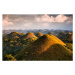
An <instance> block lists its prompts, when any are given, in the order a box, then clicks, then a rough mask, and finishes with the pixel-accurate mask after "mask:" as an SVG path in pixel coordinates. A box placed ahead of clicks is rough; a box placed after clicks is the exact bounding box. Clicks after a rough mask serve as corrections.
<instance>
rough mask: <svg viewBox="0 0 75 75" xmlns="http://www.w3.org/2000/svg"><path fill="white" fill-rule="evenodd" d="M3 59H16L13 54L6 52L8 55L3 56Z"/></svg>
mask: <svg viewBox="0 0 75 75" xmlns="http://www.w3.org/2000/svg"><path fill="white" fill-rule="evenodd" d="M3 60H7V61H15V60H16V59H15V58H14V57H13V56H12V55H11V54H6V55H5V56H4V57H3Z"/></svg>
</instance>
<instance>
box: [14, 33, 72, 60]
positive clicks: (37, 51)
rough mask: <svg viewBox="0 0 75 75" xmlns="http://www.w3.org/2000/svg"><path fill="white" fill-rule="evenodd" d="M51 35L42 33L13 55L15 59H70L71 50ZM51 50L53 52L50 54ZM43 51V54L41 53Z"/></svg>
mask: <svg viewBox="0 0 75 75" xmlns="http://www.w3.org/2000/svg"><path fill="white" fill-rule="evenodd" d="M53 37H55V36H53V35H47V34H46V35H44V36H42V37H40V38H39V39H37V40H36V41H34V42H33V43H31V44H30V45H28V46H26V47H25V48H24V49H22V50H21V51H20V52H19V53H17V54H16V55H15V58H16V59H17V60H23V59H25V60H72V52H71V51H69V50H68V49H67V48H66V47H64V45H65V44H64V43H63V42H62V41H61V42H59V39H56V38H55V39H54V38H53ZM46 52H47V53H46ZM52 52H53V54H52ZM43 53H44V54H43Z"/></svg>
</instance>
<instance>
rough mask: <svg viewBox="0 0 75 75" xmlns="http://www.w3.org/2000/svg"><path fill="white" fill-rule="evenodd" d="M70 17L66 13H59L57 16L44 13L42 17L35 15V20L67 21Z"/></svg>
mask: <svg viewBox="0 0 75 75" xmlns="http://www.w3.org/2000/svg"><path fill="white" fill-rule="evenodd" d="M67 19H68V17H66V16H64V15H57V16H56V17H53V16H48V15H43V16H41V17H35V21H37V22H50V23H51V22H58V23H59V22H61V23H62V22H65V21H66V20H67Z"/></svg>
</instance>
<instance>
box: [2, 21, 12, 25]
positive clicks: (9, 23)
mask: <svg viewBox="0 0 75 75" xmlns="http://www.w3.org/2000/svg"><path fill="white" fill-rule="evenodd" d="M2 24H3V26H8V25H13V22H8V21H7V20H3V21H2Z"/></svg>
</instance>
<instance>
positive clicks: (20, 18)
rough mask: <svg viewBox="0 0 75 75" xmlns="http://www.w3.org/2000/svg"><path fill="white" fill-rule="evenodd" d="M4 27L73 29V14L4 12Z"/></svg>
mask: <svg viewBox="0 0 75 75" xmlns="http://www.w3.org/2000/svg"><path fill="white" fill-rule="evenodd" d="M2 26H3V30H4V29H17V30H18V29H23V30H24V29H55V30H56V29H61V30H72V29H73V15H72V14H25V15H24V14H3V16H2Z"/></svg>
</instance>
